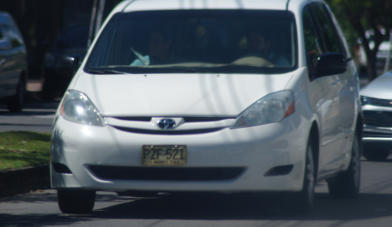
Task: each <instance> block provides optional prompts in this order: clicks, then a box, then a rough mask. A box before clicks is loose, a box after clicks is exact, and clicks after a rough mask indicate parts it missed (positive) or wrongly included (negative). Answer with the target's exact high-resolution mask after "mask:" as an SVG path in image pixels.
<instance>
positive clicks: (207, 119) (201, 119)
mask: <svg viewBox="0 0 392 227" xmlns="http://www.w3.org/2000/svg"><path fill="white" fill-rule="evenodd" d="M113 118H115V119H118V120H122V121H144V122H149V121H151V119H152V117H140V116H139V117H137V116H136V117H113ZM167 118H171V117H170V116H168V117H167ZM183 119H184V122H186V123H194V122H213V121H222V120H228V119H236V118H235V117H198V116H194V117H192V116H188V117H183Z"/></svg>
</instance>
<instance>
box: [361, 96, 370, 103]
mask: <svg viewBox="0 0 392 227" xmlns="http://www.w3.org/2000/svg"><path fill="white" fill-rule="evenodd" d="M361 104H362V105H366V104H370V99H369V98H368V97H366V96H361Z"/></svg>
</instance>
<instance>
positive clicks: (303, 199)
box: [297, 141, 316, 212]
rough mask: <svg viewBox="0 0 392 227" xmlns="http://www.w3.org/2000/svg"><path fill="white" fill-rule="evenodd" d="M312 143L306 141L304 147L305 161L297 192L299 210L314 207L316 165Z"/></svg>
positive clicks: (308, 209)
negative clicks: (300, 186)
mask: <svg viewBox="0 0 392 227" xmlns="http://www.w3.org/2000/svg"><path fill="white" fill-rule="evenodd" d="M314 149H315V148H314V145H313V143H312V142H311V141H309V142H308V146H307V149H306V162H305V169H304V180H303V186H302V190H301V192H299V194H298V204H297V205H298V209H299V211H300V212H309V211H311V210H312V209H313V207H314V188H315V185H316V167H315V162H314V157H313V154H314V153H313V152H314Z"/></svg>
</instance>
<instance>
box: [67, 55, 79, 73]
mask: <svg viewBox="0 0 392 227" xmlns="http://www.w3.org/2000/svg"><path fill="white" fill-rule="evenodd" d="M65 63H66V65H67V67H68V68H71V69H72V70H73V71H76V70H77V69H78V67H79V65H80V61H79V58H78V57H66V58H65Z"/></svg>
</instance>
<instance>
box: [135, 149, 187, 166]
mask: <svg viewBox="0 0 392 227" xmlns="http://www.w3.org/2000/svg"><path fill="white" fill-rule="evenodd" d="M142 152H143V153H142V164H143V165H144V166H184V165H186V159H187V149H186V146H185V145H143V147H142Z"/></svg>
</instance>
